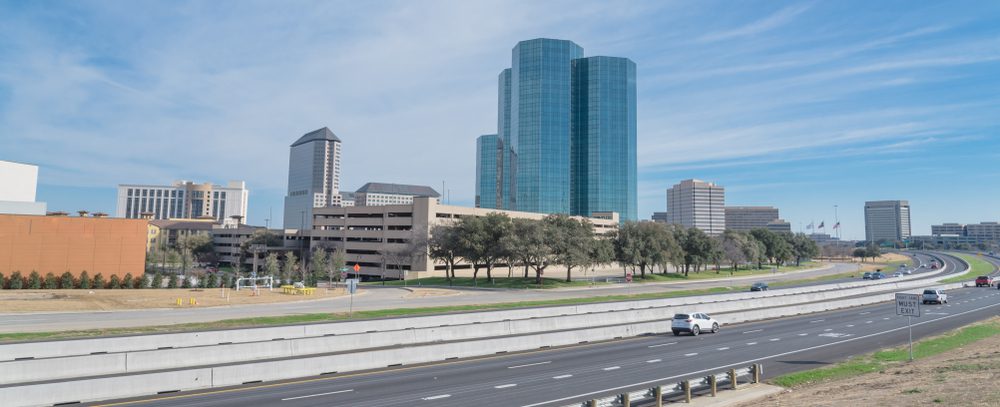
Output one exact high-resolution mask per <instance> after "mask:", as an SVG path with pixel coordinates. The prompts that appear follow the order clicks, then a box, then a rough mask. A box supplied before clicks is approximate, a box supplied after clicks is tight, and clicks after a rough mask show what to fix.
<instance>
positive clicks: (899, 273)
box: [892, 271, 903, 277]
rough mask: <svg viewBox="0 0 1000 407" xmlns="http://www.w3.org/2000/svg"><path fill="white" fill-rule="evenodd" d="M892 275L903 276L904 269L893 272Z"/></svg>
mask: <svg viewBox="0 0 1000 407" xmlns="http://www.w3.org/2000/svg"><path fill="white" fill-rule="evenodd" d="M892 276H893V277H902V276H903V272H902V271H897V272H895V273H892Z"/></svg>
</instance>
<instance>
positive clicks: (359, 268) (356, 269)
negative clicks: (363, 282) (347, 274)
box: [354, 263, 361, 273]
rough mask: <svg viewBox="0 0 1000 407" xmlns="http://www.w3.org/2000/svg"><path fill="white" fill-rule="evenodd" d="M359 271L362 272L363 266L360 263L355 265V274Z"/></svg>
mask: <svg viewBox="0 0 1000 407" xmlns="http://www.w3.org/2000/svg"><path fill="white" fill-rule="evenodd" d="M359 271H361V266H359V265H358V263H354V272H355V273H357V272H359Z"/></svg>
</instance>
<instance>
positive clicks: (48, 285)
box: [43, 273, 59, 290]
mask: <svg viewBox="0 0 1000 407" xmlns="http://www.w3.org/2000/svg"><path fill="white" fill-rule="evenodd" d="M43 284H44V286H45V289H46V290H55V289H57V288H59V279H57V278H56V275H55V274H52V273H46V274H45V281H44V282H43Z"/></svg>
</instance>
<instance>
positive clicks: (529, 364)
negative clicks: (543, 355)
mask: <svg viewBox="0 0 1000 407" xmlns="http://www.w3.org/2000/svg"><path fill="white" fill-rule="evenodd" d="M549 363H552V361H551V360H549V361H545V362H538V363H528V364H526V365H517V366H507V368H508V369H517V368H522V367H528V366H538V365H547V364H549Z"/></svg>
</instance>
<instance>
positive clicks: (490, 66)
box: [0, 1, 1000, 238]
mask: <svg viewBox="0 0 1000 407" xmlns="http://www.w3.org/2000/svg"><path fill="white" fill-rule="evenodd" d="M536 37H550V38H561V39H571V40H573V41H575V42H577V43H578V44H580V45H581V46H582V47H584V49H585V52H586V55H588V56H593V55H612V56H625V57H629V58H631V59H632V60H634V61H635V62H636V64H637V65H638V75H637V76H638V95H639V123H638V137H639V140H638V146H639V157H638V158H639V198H640V204H639V214H640V216H641V217H642V218H648V217H649V215H650V214H651V213H652V212H654V211H662V210H664V209H665V190H666V188H668V187H669V186H671V185H673V184H674V183H676V182H677V181H679V180H681V179H686V178H699V179H706V180H711V181H715V182H717V183H719V184H722V185H724V186H725V187H726V188H727V203H728V204H731V205H774V206H777V207H779V208H780V209H781V214H782V217H784V218H786V219H787V220H789V221H791V222H792V223H793V225H794V228H795V229H796V230H798V229H799V228H800V226H804V225H806V224H808V223H810V222H811V221H815V222H816V223H817V224H818V223H819V222H820V221H826V223H827V225H830V224H832V220H833V216H834V205H838V206H839V215H840V219H841V222H842V224H843V225H844V229H843V233H844V236H845V237H847V238H863V236H864V223H863V214H862V208H863V204H864V201H865V200H875V199H908V200H909V201H910V203H911V205H912V208H913V209H912V210H913V227H914V232H915V233H917V234H928V233H929V232H930V226H929V225H930V224H932V223H939V222H945V221H957V222H979V221H987V220H994V221H995V220H1000V205H998V204H997V202H998V201H1000V192H998V191H1000V190H998V189H997V188H996V186H997V185H998V183H1000V172H998V171H997V169H996V164H995V163H996V162H997V159H998V158H1000V124H998V123H1000V75H998V73H1000V2H995V1H968V2H915V1H879V2H870V1H827V2H819V1H812V2H787V3H786V2H775V1H761V2H756V1H741V2H723V1H699V2H692V1H676V2H672V1H651V2H635V1H629V2H625V1H621V2H604V1H601V2H580V1H571V2H559V1H547V2H537V1H508V2H489V1H475V2H470V1H453V2H434V1H403V2H374V1H373V2H357V1H348V2H332V1H324V2H307V1H288V2H250V1H211V2H210V1H201V2H177V1H170V2H167V1H162V2H156V1H142V2H124V1H117V2H90V1H77V2H65V1H62V2H55V1H51V2H50V1H33V2H25V1H0V159H5V160H14V161H23V162H29V163H34V164H38V165H40V166H41V169H40V179H39V182H40V185H39V200H42V201H47V202H48V203H49V208H50V209H52V210H68V211H73V210H77V209H88V210H91V211H106V212H113V211H114V209H115V208H114V205H115V186H116V185H117V184H119V183H169V182H170V181H172V180H175V179H188V180H193V181H199V182H203V181H213V182H216V183H225V182H226V181H227V180H230V179H242V180H246V181H247V183H248V186H249V188H250V189H251V201H250V216H249V218H250V221H251V223H255V224H263V223H264V219H265V218H267V217H268V213H269V210H270V209H272V208H273V214H274V219H275V220H274V221H272V225H276V224H279V223H280V217H281V215H280V214H281V207H282V199H283V196H284V192H285V182H286V179H287V168H288V145H289V144H290V143H291V142H292V141H294V140H295V139H296V138H297V137H299V136H300V135H301V134H303V133H305V132H307V131H311V130H314V129H317V128H320V127H323V126H328V127H330V128H331V129H332V130H333V131H334V132H336V133H337V134H338V135H339V136H340V138H341V139H343V140H344V160H343V166H342V171H343V179H342V182H343V185H344V187H345V188H346V189H354V188H357V187H359V186H360V185H362V184H363V183H365V182H368V181H383V182H400V183H416V184H426V185H430V186H432V187H435V188H440V187H441V184H442V181H445V182H446V183H447V188H448V190H449V192H450V194H449V195H450V199H451V202H452V203H453V204H463V205H471V203H472V201H473V194H474V177H475V170H474V164H475V157H474V150H475V138H476V136H478V135H480V134H486V133H493V132H495V131H496V99H497V95H496V91H497V89H496V76H497V74H498V73H499V72H500V70H502V69H503V68H506V67H508V66H509V64H510V56H511V54H510V51H511V48H512V47H513V46H514V44H516V43H517V41H519V40H524V39H530V38H536ZM828 231H829V229H828Z"/></svg>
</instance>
